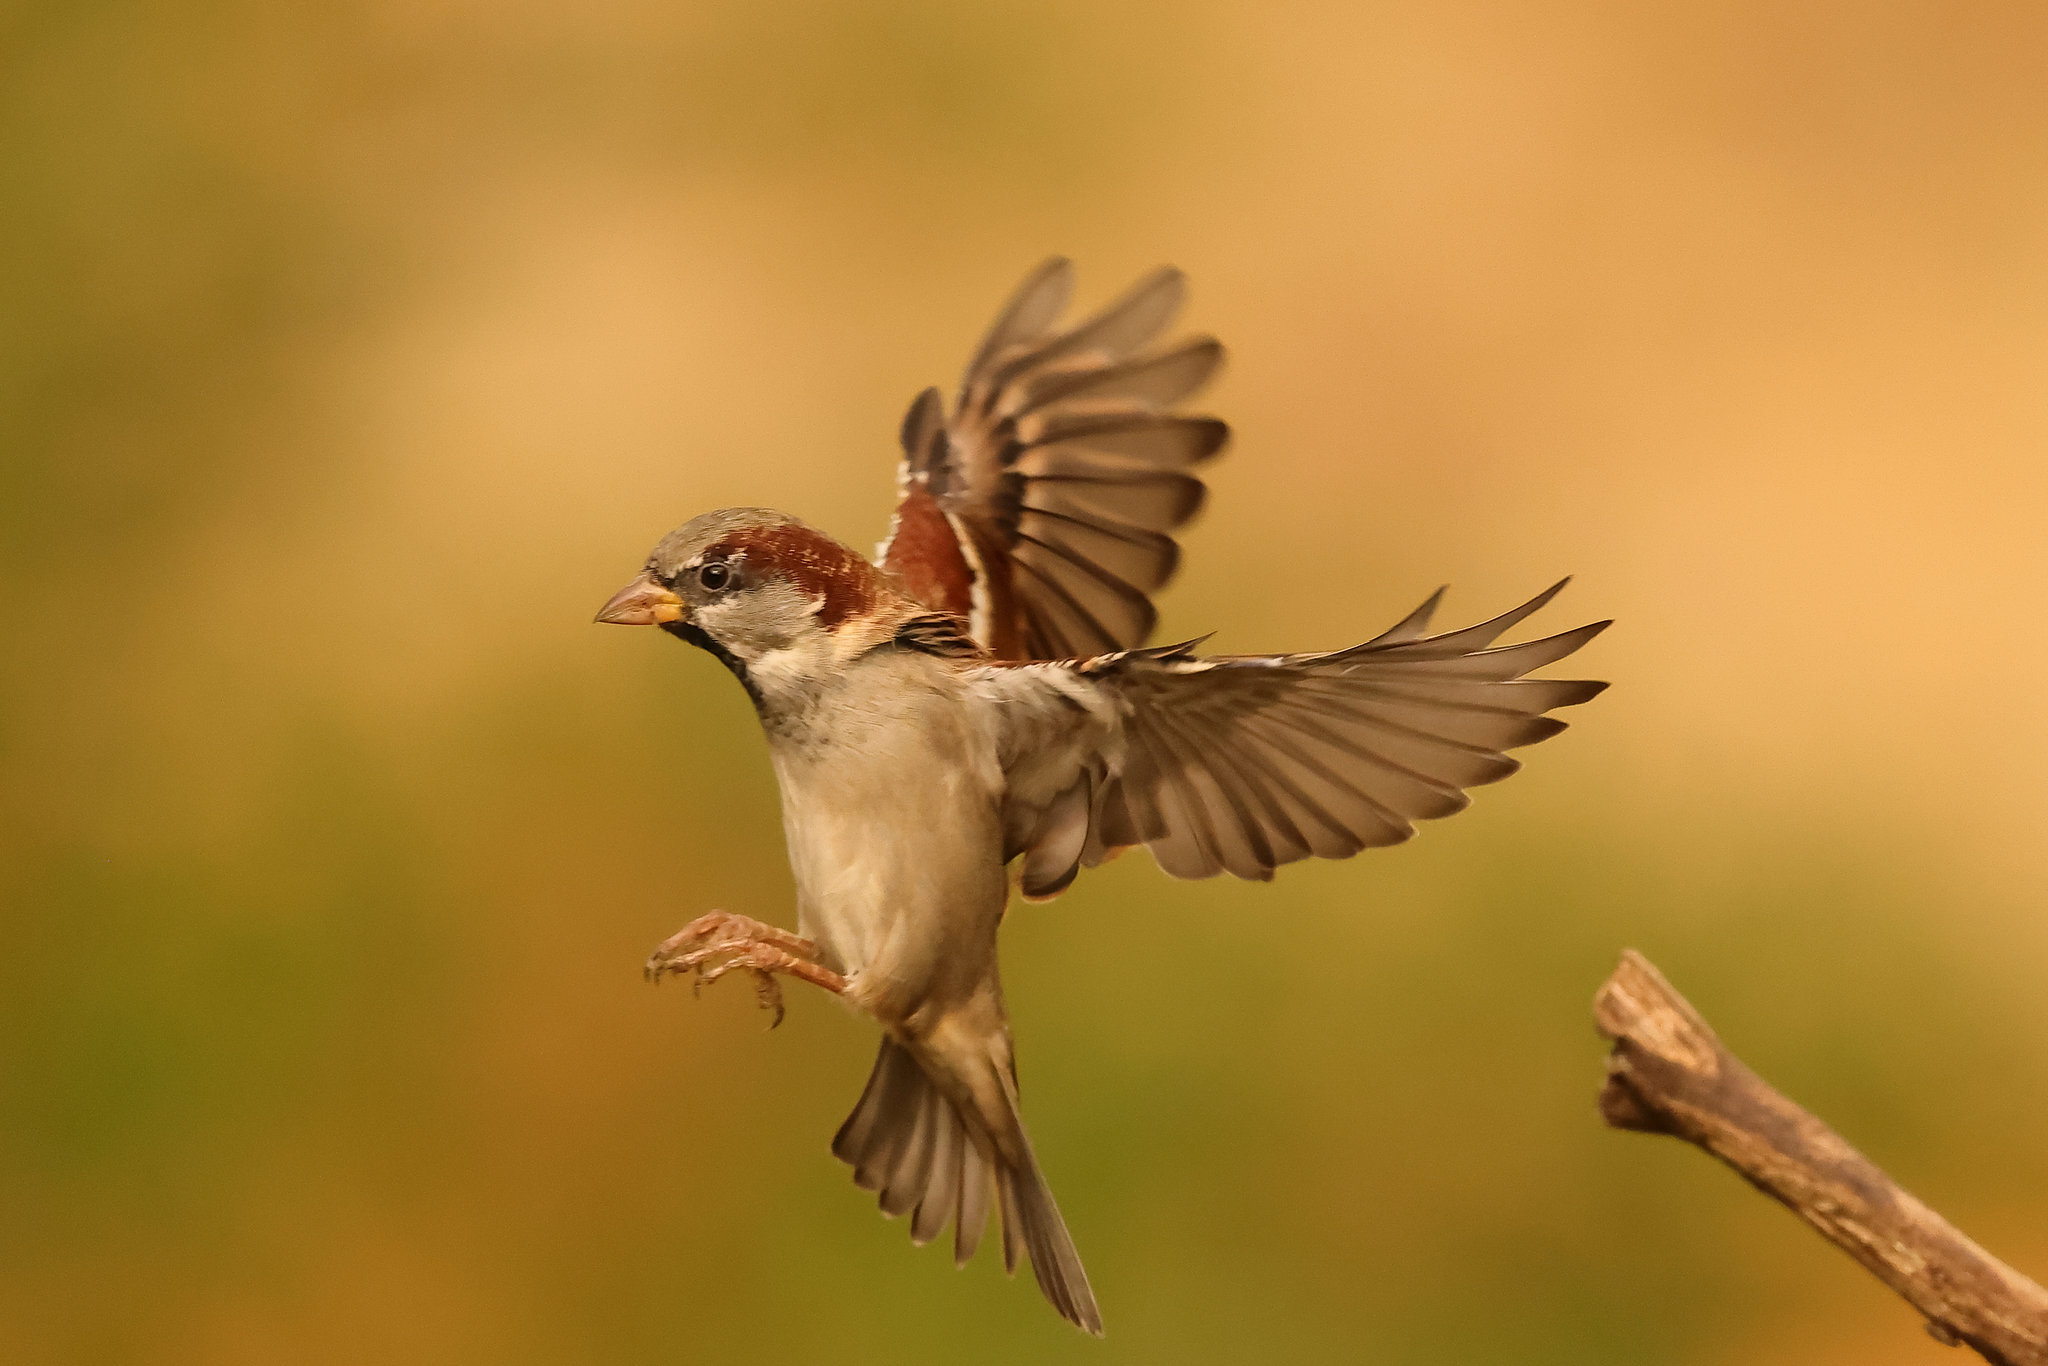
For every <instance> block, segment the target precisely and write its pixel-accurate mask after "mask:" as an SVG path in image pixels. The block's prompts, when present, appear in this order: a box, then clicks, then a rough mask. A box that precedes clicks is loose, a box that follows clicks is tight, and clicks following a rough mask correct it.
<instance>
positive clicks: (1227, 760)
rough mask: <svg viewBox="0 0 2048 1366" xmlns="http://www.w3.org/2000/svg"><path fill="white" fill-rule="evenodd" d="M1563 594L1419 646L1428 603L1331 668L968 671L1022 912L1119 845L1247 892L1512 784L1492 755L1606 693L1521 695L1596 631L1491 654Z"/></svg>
mask: <svg viewBox="0 0 2048 1366" xmlns="http://www.w3.org/2000/svg"><path fill="white" fill-rule="evenodd" d="M1563 587H1564V585H1563V584H1562V583H1560V584H1558V585H1557V586H1556V587H1554V588H1551V589H1550V590H1549V591H1548V592H1545V593H1542V594H1540V595H1538V596H1537V597H1536V598H1534V599H1533V600H1531V601H1529V602H1527V603H1524V604H1523V605H1522V606H1520V607H1517V608H1516V609H1514V610H1513V611H1511V612H1508V613H1506V614H1505V615H1502V616H1499V617H1495V618H1494V619H1493V620H1492V621H1489V622H1485V623H1483V624H1481V625H1478V626H1472V627H1467V628H1466V629H1465V630H1462V631H1453V632H1450V633H1448V634H1444V635H1436V636H1430V635H1425V634H1424V632H1425V631H1426V630H1427V629H1428V625H1429V618H1430V614H1431V612H1432V611H1433V609H1434V608H1435V607H1436V604H1437V601H1438V599H1439V598H1441V597H1442V593H1441V591H1439V593H1438V594H1437V595H1436V596H1435V597H1432V598H1430V600H1429V601H1428V602H1425V603H1424V604H1423V605H1422V606H1421V607H1420V608H1418V609H1417V610H1416V611H1415V612H1413V613H1411V614H1410V615H1409V616H1408V617H1407V618H1406V619H1405V620H1403V621H1402V622H1401V623H1400V624H1399V625H1397V626H1395V627H1394V628H1393V629H1392V630H1390V631H1388V632H1386V633H1385V634H1384V635H1381V636H1379V637H1378V638H1376V639H1374V640H1371V641H1368V642H1366V643H1365V644H1363V645H1357V646H1353V647H1352V648H1351V649H1348V650H1338V651H1335V652H1333V653H1329V654H1303V655H1237V656H1225V657H1217V658H1210V659H1203V658H1199V657H1197V656H1196V655H1194V654H1193V653H1192V652H1191V648H1190V646H1188V645H1172V646H1166V647H1163V648H1159V649H1151V650H1133V651H1127V652H1124V653H1121V654H1111V655H1105V656H1103V657H1101V658H1097V659H1090V660H1086V661H1083V662H1079V663H1069V664H1029V665H1024V666H1007V667H1006V666H1000V665H988V666H983V667H982V669H981V670H980V671H979V673H978V675H977V679H976V681H977V684H978V686H980V687H982V688H984V689H985V690H986V691H987V692H988V693H989V694H990V695H991V696H992V697H993V698H995V699H996V700H997V701H998V702H1000V703H1002V704H1004V705H1000V706H998V707H997V708H996V711H997V715H998V717H999V720H998V723H997V724H998V725H999V726H1001V727H1002V742H1003V761H1004V770H1005V773H1006V776H1007V777H1008V778H1009V789H1008V796H1007V798H1006V805H1005V809H1004V823H1005V840H1006V843H1007V849H1006V852H1007V853H1008V855H1010V856H1012V857H1014V856H1016V855H1018V854H1022V855H1023V856H1024V868H1023V889H1024V894H1025V895H1026V896H1028V897H1047V896H1052V895H1054V894H1056V893H1058V892H1060V891H1062V890H1064V889H1065V887H1066V886H1067V884H1068V883H1069V882H1071V881H1073V879H1074V875H1075V873H1076V872H1077V871H1078V870H1079V869H1080V868H1081V867H1082V866H1083V865H1088V866H1093V865H1095V864H1098V863H1101V862H1103V861H1104V860H1105V859H1107V858H1109V857H1111V856H1112V855H1114V854H1115V853H1116V852H1118V851H1119V850H1120V849H1122V848H1125V847H1128V846H1130V845H1134V844H1144V845H1147V846H1149V847H1150V848H1151V850H1152V853H1153V856H1154V857H1155V858H1156V859H1158V861H1159V866H1160V867H1161V868H1163V869H1165V870H1166V871H1167V872H1168V873H1171V874H1173V875H1174V876H1176V877H1191V878H1192V877H1208V876H1211V875H1213V874H1215V873H1219V872H1229V873H1233V874H1235V875H1237V876H1238V877H1241V878H1256V879H1259V880H1261V881H1264V880H1266V879H1269V878H1271V877H1272V876H1273V870H1274V869H1275V868H1277V867H1279V866H1280V865H1281V864H1284V863H1292V862H1294V861H1295V860H1297V859H1303V858H1308V857H1310V856H1311V855H1313V856H1315V857H1317V858H1346V857H1349V856H1350V855H1352V854H1355V853H1357V852H1358V851H1359V850H1361V849H1366V848H1370V847H1373V846H1376V845H1386V844H1397V843H1399V842H1400V841H1402V840H1405V839H1407V838H1408V837H1409V836H1410V835H1412V834H1414V833H1415V826H1414V822H1416V821H1419V820H1434V819H1437V818H1439V817H1442V816H1448V815H1451V814H1452V813H1453V812H1456V811H1460V810H1463V809H1464V807H1465V805H1466V804H1467V802H1468V801H1469V800H1470V798H1468V797H1467V796H1466V795H1465V791H1464V789H1466V788H1469V787H1476V786H1478V785H1479V784H1481V783H1491V782H1498V781H1499V780H1500V779H1502V778H1505V777H1507V776H1508V775H1509V774H1510V773H1513V772H1514V771H1515V770H1516V769H1517V768H1519V767H1520V766H1521V765H1520V764H1519V763H1517V762H1516V761H1515V760H1513V759H1510V758H1508V757H1507V755H1506V754H1505V752H1504V751H1506V750H1510V749H1514V748H1516V747H1517V746H1520V745H1528V744H1534V743H1535V742H1536V741H1538V740H1542V739H1546V738H1548V737H1549V736H1552V735H1555V734H1557V733H1558V732H1559V731H1561V730H1563V729H1564V728H1565V723H1564V722H1562V721H1560V720H1557V719H1556V718H1555V717H1552V716H1549V715H1547V713H1548V712H1550V711H1552V710H1554V709H1556V708H1558V707H1568V706H1573V705H1576V704H1577V703H1580V702H1585V701H1587V700H1589V699H1591V698H1592V697H1594V696H1596V695H1597V694H1598V693H1599V692H1600V691H1601V690H1602V689H1604V688H1605V687H1606V686H1607V685H1606V684H1605V683H1596V682H1589V681H1583V680H1576V679H1539V678H1526V677H1524V675H1525V674H1527V673H1529V672H1530V671H1531V670H1533V669H1538V668H1541V667H1542V666H1544V665H1546V664H1551V663H1554V662H1556V661H1557V660H1560V659H1563V658H1564V657H1565V656H1566V655H1569V654H1571V653H1572V652H1573V651H1574V650H1577V649H1578V648H1579V647H1580V646H1581V645H1584V644H1585V643H1586V642H1587V641H1589V640H1591V639H1592V638H1593V637H1594V636H1596V635H1598V634H1599V633H1600V632H1601V631H1602V630H1604V629H1606V627H1607V625H1608V623H1607V622H1604V621H1602V622H1595V623H1593V624H1592V625H1589V626H1581V627H1579V628H1578V629H1577V630H1573V631H1566V632H1564V633H1562V634H1561V635H1554V636H1550V637H1547V638H1545V639H1542V640H1532V641H1528V642H1526V643H1524V644H1520V645H1508V646H1502V647H1499V648H1488V647H1490V646H1492V644H1493V642H1494V640H1495V639H1496V638H1498V637H1499V636H1500V635H1501V634H1502V633H1504V632H1505V631H1507V630H1508V629H1509V628H1511V627H1512V626H1514V625H1515V624H1516V623H1517V622H1519V621H1521V620H1523V619H1524V618H1525V617H1527V616H1529V615H1530V614H1531V613H1532V612H1534V611H1536V609H1538V608H1539V607H1541V606H1543V604H1545V603H1546V602H1548V601H1550V599H1551V598H1552V597H1553V596H1555V595H1556V593H1557V592H1558V590H1559V589H1561V588H1563Z"/></svg>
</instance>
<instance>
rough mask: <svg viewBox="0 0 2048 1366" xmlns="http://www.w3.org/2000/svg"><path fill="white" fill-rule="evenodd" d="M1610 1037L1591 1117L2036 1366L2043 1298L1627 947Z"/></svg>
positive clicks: (1615, 982)
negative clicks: (1734, 1183)
mask: <svg viewBox="0 0 2048 1366" xmlns="http://www.w3.org/2000/svg"><path fill="white" fill-rule="evenodd" d="M1593 1018H1594V1020H1595V1022H1596V1023H1597V1024H1598V1025H1599V1027H1600V1032H1601V1033H1602V1034H1604V1035H1606V1036H1607V1037H1608V1038H1609V1039H1611V1040H1613V1042H1614V1048H1613V1051H1612V1052H1611V1053H1609V1054H1608V1057H1607V1083H1606V1085H1605V1086H1604V1087H1602V1088H1601V1091H1600V1114H1601V1116H1602V1117H1603V1118H1604V1119H1605V1120H1606V1121H1607V1122H1608V1123H1609V1124H1610V1125H1612V1126H1614V1127H1615V1128H1617V1129H1633V1130H1636V1131H1638V1132H1642V1133H1652V1134H1671V1135H1674V1136H1676V1137H1678V1138H1682V1139H1684V1140H1686V1141H1687V1142H1688V1143H1693V1144H1697V1145H1698V1146H1699V1147H1701V1148H1704V1149H1705V1150H1706V1151H1708V1152H1709V1153H1712V1154H1713V1155H1714V1156H1715V1157H1718V1158H1720V1159H1721V1160H1722V1161H1723V1162H1725V1163H1727V1164H1728V1165H1729V1166H1731V1167H1733V1168H1734V1169H1735V1170H1736V1171H1737V1172H1740V1173H1741V1174H1742V1176H1743V1177H1744V1178H1745V1179H1747V1180H1748V1181H1749V1182H1750V1184H1752V1185H1754V1186H1755V1187H1756V1188H1757V1189H1758V1190H1761V1191H1762V1192H1764V1194H1766V1195H1768V1196H1770V1197H1771V1198H1772V1199H1774V1200H1777V1201H1779V1202H1780V1203H1782V1204H1784V1205H1785V1206H1787V1207H1788V1208H1789V1209H1791V1211H1792V1212H1793V1213H1794V1214H1797V1215H1798V1216H1799V1217H1800V1218H1801V1219H1804V1220H1805V1221H1806V1222H1807V1223H1809V1224H1811V1225H1813V1227H1814V1228H1815V1229H1816V1230H1818V1231H1819V1233H1820V1234H1821V1236H1822V1237H1824V1238H1826V1239H1828V1241H1830V1242H1832V1243H1833V1244H1835V1246H1837V1247H1839V1248H1841V1249H1842V1250H1843V1251H1844V1252H1846V1253H1848V1254H1849V1255H1850V1256H1851V1257H1854V1258H1855V1259H1856V1260H1857V1261H1858V1262H1860V1263H1862V1264H1863V1267H1864V1269H1865V1270H1867V1271H1869V1272H1870V1273H1871V1274H1872V1275H1874V1276H1876V1277H1877V1278H1878V1279H1879V1280H1881V1281H1883V1282H1884V1283H1885V1284H1886V1285H1888V1286H1890V1287H1891V1288H1892V1289H1893V1290H1895V1291H1897V1292H1898V1293H1899V1294H1900V1295H1902V1296H1904V1297H1905V1298H1906V1300H1907V1301H1908V1302H1909V1303H1911V1304H1912V1306H1913V1307H1914V1308H1915V1309H1917V1310H1919V1311H1920V1312H1921V1313H1922V1314H1924V1315H1926V1317H1927V1331H1928V1332H1929V1333H1931V1334H1933V1335H1934V1337H1935V1338H1936V1339H1938V1340H1939V1341H1942V1342H1945V1343H1948V1344H1950V1345H1951V1346H1954V1345H1957V1344H1961V1343H1967V1344H1969V1346H1971V1347H1972V1348H1974V1349H1976V1351H1977V1353H1978V1354H1979V1355H1980V1356H1982V1357H1983V1358H1984V1359H1985V1360H1986V1361H1990V1362H1994V1363H1997V1366H2048V1291H2044V1290H2042V1288H2041V1287H2040V1286H2038V1285H2036V1284H2035V1283H2034V1282H2032V1281H2030V1280H2028V1279H2027V1278H2026V1277H2024V1276H2022V1275H2020V1274H2019V1273H2018V1272H2016V1271H2014V1270H2013V1269H2012V1268H2011V1267H2009V1266H2007V1265H2006V1264H2005V1263H2003V1262H2001V1261H1999V1260H1998V1259H1997V1258H1996V1257H1993V1256H1992V1255H1991V1254H1990V1253H1988V1252H1986V1251H1985V1250H1984V1249H1983V1248H1981V1247H1978V1246H1977V1245H1976V1244H1975V1243H1973V1242H1971V1241H1970V1240H1969V1239H1968V1238H1966V1237H1964V1236H1963V1235H1962V1233H1961V1232H1959V1231H1958V1230H1957V1229H1956V1228H1955V1227H1954V1226H1952V1225H1951V1224H1949V1222H1948V1221H1947V1220H1945V1219H1943V1218H1942V1217H1941V1216H1940V1215H1939V1214H1936V1213H1935V1212H1934V1211H1933V1210H1931V1209H1929V1208H1928V1207H1927V1206H1925V1205H1923V1204H1921V1203H1920V1202H1919V1201H1918V1200H1916V1199H1914V1198H1913V1196H1912V1195H1910V1194H1908V1193H1907V1192H1906V1191H1904V1190H1902V1189H1900V1188H1899V1186H1898V1185H1897V1184H1896V1183H1894V1182H1893V1181H1892V1179H1891V1178H1890V1177H1889V1176H1886V1175H1885V1174H1884V1172H1883V1171H1881V1170H1879V1169H1878V1167H1877V1166H1876V1165H1875V1164H1873V1163H1872V1162H1871V1161H1870V1160H1869V1159H1868V1158H1866V1157H1864V1156H1863V1155H1862V1154H1861V1153H1859V1152H1857V1151H1856V1150H1855V1149H1854V1148H1851V1147H1850V1146H1849V1145H1848V1144H1847V1143H1845V1142H1843V1141H1842V1139H1841V1138H1840V1137H1839V1136H1837V1135H1836V1133H1835V1132H1834V1131H1833V1130H1832V1129H1830V1128H1828V1127H1827V1125H1825V1124H1823V1123H1821V1122H1820V1121H1819V1120H1818V1119H1815V1118H1814V1117H1813V1116H1812V1115H1810V1114H1808V1113H1807V1112H1806V1111H1804V1110H1802V1109H1800V1108H1799V1107H1798V1106H1797V1105H1795V1104H1793V1103H1792V1102H1791V1101H1789V1100H1787V1099H1786V1098H1785V1097H1784V1096H1782V1095H1780V1094H1779V1093H1778V1092H1777V1091H1775V1090H1773V1089H1772V1088H1771V1087H1770V1086H1769V1085H1768V1084H1766V1083H1765V1082H1764V1080H1763V1079H1762V1078H1761V1077H1759V1076H1757V1074H1756V1073H1754V1072H1752V1071H1750V1070H1749V1068H1747V1067H1745V1066H1743V1064H1742V1061H1741V1060H1740V1059H1739V1058H1737V1057H1736V1056H1735V1055H1734V1054H1732V1053H1730V1052H1729V1051H1728V1050H1727V1049H1726V1048H1725V1047H1723V1046H1722V1044H1721V1041H1720V1039H1718V1038H1716V1037H1715V1035H1714V1031H1713V1030H1712V1029H1711V1028H1709V1027H1708V1025H1707V1022H1706V1021H1705V1020H1703V1019H1701V1018H1700V1014H1699V1012H1698V1011H1696V1010H1694V1009H1693V1008H1692V1005H1691V1004H1690V1003H1689V1002H1687V1001H1686V999H1685V998H1684V997H1683V996H1680V995H1679V994H1678V993H1677V992H1676V991H1674V990H1673V989H1672V987H1671V984H1670V983H1669V982H1667V981H1665V980H1664V977H1663V974H1661V973H1659V972H1658V971H1657V969H1656V968H1655V967H1653V966H1652V965H1651V964H1650V961H1649V960H1648V959H1646V958H1644V957H1643V956H1642V955H1641V954H1639V953H1637V952H1635V951H1634V950H1633V949H1630V950H1628V951H1626V952H1624V953H1623V954H1622V957H1621V966H1619V967H1617V968H1616V969H1615V970H1614V975H1613V976H1611V977H1609V978H1608V979H1607V981H1606V982H1605V983H1604V984H1603V985H1602V986H1601V988H1600V991H1599V993H1598V994H1597V995H1596V996H1594V998H1593Z"/></svg>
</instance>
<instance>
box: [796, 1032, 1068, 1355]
mask: <svg viewBox="0 0 2048 1366" xmlns="http://www.w3.org/2000/svg"><path fill="white" fill-rule="evenodd" d="M989 1066H990V1068H991V1069H992V1070H994V1071H996V1072H997V1073H998V1077H997V1080H998V1081H999V1083H1000V1095H1001V1097H1002V1102H1003V1108H1004V1113H1003V1114H1001V1115H1000V1116H998V1117H997V1121H998V1122H1000V1123H1002V1124H1003V1125H1004V1129H1005V1132H1003V1133H1002V1134H1001V1135H999V1136H998V1135H991V1134H989V1133H987V1132H986V1129H985V1127H984V1126H980V1125H976V1124H971V1123H969V1122H967V1121H966V1120H963V1119H962V1117H961V1114H960V1111H959V1109H958V1108H957V1107H956V1106H955V1105H954V1103H953V1102H952V1101H951V1100H950V1099H948V1098H947V1096H946V1095H945V1094H944V1093H943V1092H942V1091H941V1090H940V1089H939V1087H938V1086H937V1085H936V1084H934V1083H933V1081H932V1080H931V1078H930V1077H929V1076H927V1075H926V1074H925V1071H924V1069H923V1068H922V1067H920V1066H919V1065H918V1063H917V1060H916V1059H915V1058H913V1057H912V1056H911V1054H910V1052H909V1050H907V1049H906V1048H904V1047H903V1046H902V1045H901V1044H899V1043H897V1042H896V1041H895V1040H893V1039H888V1038H884V1039H883V1040H882V1048H881V1052H880V1053H879V1054H878V1055H877V1056H876V1058H875V1068H874V1071H873V1072H871V1073H870V1074H869V1075H868V1084H867V1089H866V1090H864V1091H863V1092H861V1097H860V1102H859V1103H858V1104H857V1105H855V1106H854V1107H853V1113H852V1114H851V1115H849V1116H848V1117H847V1120H846V1123H844V1124H843V1125H841V1126H840V1128H839V1133H838V1135H837V1136H836V1137H834V1138H833V1140H832V1153H833V1155H834V1156H835V1157H837V1158H839V1159H840V1161H842V1162H845V1163H847V1164H848V1165H849V1166H851V1167H852V1168H853V1180H854V1184H855V1185H857V1186H859V1187H861V1188H862V1189H863V1190H871V1191H875V1192H877V1193H878V1195H879V1197H880V1204H881V1207H882V1212H883V1213H884V1214H886V1215H888V1216H890V1217H891V1218H894V1217H895V1216H897V1215H899V1214H904V1213H909V1214H910V1238H911V1241H912V1242H914V1243H916V1244H917V1245H918V1246H920V1247H922V1246H923V1245H924V1244H926V1243H928V1242H930V1241H931V1240H932V1239H934V1238H936V1237H937V1236H938V1235H939V1234H940V1233H941V1232H943V1231H944V1230H945V1227H946V1224H947V1223H948V1222H949V1221H950V1222H951V1223H952V1225H953V1261H954V1264H955V1265H962V1266H964V1265H965V1264H966V1263H967V1261H968V1259H969V1258H971V1257H972V1256H973V1255H974V1252H975V1249H976V1248H977V1247H979V1246H980V1245H981V1235H982V1231H983V1229H984V1228H985V1227H986V1225H987V1222H988V1210H989V1203H990V1201H989V1197H990V1194H991V1192H992V1190H993V1193H994V1194H996V1195H997V1197H998V1198H999V1199H1000V1201H1001V1204H1002V1209H1003V1265H1004V1268H1005V1269H1006V1270H1008V1271H1010V1272H1011V1273H1013V1274H1014V1273H1015V1272H1016V1270H1017V1262H1018V1260H1019V1258H1020V1256H1022V1255H1024V1254H1027V1253H1028V1255H1029V1256H1030V1258H1031V1271H1032V1274H1033V1275H1034V1276H1035V1277H1036V1278H1037V1280H1038V1288H1039V1289H1040V1290H1041V1291H1043V1292H1044V1294H1045V1297H1046V1299H1047V1300H1049V1301H1051V1303H1052V1306H1053V1308H1055V1309H1057V1310H1058V1311H1059V1312H1060V1314H1061V1315H1062V1316H1063V1317H1065V1318H1066V1319H1067V1320H1068V1321H1069V1322H1070V1323H1073V1324H1075V1325H1076V1326H1078V1327H1080V1328H1083V1329H1086V1330H1087V1331H1088V1332H1090V1333H1094V1334H1097V1335H1098V1336H1099V1335H1100V1334H1101V1332H1102V1314H1101V1311H1100V1310H1098V1309H1097V1308H1096V1306H1095V1294H1094V1292H1093V1291H1092V1290H1090V1289H1089V1287H1088V1273H1087V1272H1086V1271H1085V1270H1083V1269H1082V1266H1081V1256H1080V1254H1079V1253H1078V1252H1076V1251H1075V1250H1074V1240H1073V1239H1072V1238H1071V1237H1070V1236H1069V1235H1068V1233H1067V1225H1066V1221H1065V1220H1063V1219H1061V1218H1060V1211H1059V1206H1058V1205H1057V1204H1055V1203H1054V1202H1053V1198H1052V1191H1051V1190H1050V1189H1048V1188H1047V1186H1046V1184H1045V1177H1044V1175H1043V1174H1041V1173H1040V1171H1039V1170H1038V1160H1037V1158H1036V1157H1034V1156H1033V1155H1032V1152H1031V1141H1030V1139H1028V1138H1027V1137H1026V1136H1025V1134H1024V1124H1023V1120H1022V1119H1021V1117H1020V1116H1019V1115H1018V1112H1017V1091H1016V1086H1015V1084H1014V1082H1012V1081H1011V1079H1010V1077H1009V1076H1008V1075H1007V1073H1006V1072H1004V1071H1003V1070H1002V1069H1001V1068H999V1067H997V1065H996V1064H995V1062H994V1061H993V1060H991V1061H990V1063H989ZM990 1089H991V1090H993V1089H994V1088H990ZM1005 1149H1007V1150H1009V1151H1010V1153H1011V1154H1012V1157H1011V1158H1009V1159H1006V1158H1004V1157H1003V1156H1002V1153H1003V1151H1004V1150H1005Z"/></svg>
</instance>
